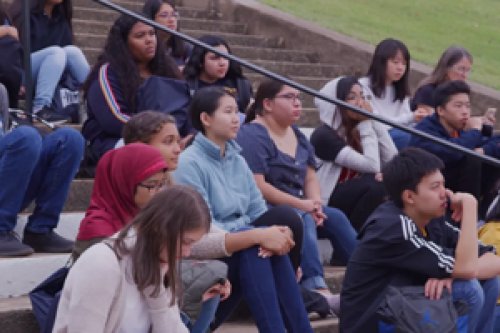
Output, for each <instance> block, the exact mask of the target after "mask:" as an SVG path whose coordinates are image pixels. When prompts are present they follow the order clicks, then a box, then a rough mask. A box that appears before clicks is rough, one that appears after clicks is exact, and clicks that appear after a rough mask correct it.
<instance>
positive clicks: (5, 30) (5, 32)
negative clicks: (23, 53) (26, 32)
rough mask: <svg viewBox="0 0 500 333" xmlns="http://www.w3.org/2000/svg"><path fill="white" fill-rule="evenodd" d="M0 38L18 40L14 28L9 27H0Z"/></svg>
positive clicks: (17, 34)
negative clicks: (7, 37)
mask: <svg viewBox="0 0 500 333" xmlns="http://www.w3.org/2000/svg"><path fill="white" fill-rule="evenodd" d="M0 36H11V37H13V38H15V39H17V40H19V33H18V32H17V29H16V28H15V27H12V26H9V25H3V26H0Z"/></svg>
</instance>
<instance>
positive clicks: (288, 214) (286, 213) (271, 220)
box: [252, 206, 304, 271]
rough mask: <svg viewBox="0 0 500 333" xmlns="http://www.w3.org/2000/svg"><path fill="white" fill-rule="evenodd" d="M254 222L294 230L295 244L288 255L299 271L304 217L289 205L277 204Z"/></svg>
mask: <svg viewBox="0 0 500 333" xmlns="http://www.w3.org/2000/svg"><path fill="white" fill-rule="evenodd" d="M252 224H253V225H254V226H255V227H270V226H273V225H280V226H287V227H289V228H290V229H291V230H292V232H293V240H294V241H295V246H294V247H293V248H292V250H291V251H290V253H289V254H288V255H289V257H290V261H291V262H292V266H293V269H294V271H297V268H298V267H299V265H300V260H301V254H300V253H301V249H302V240H303V238H304V229H303V226H302V219H301V218H300V216H299V214H297V212H296V211H295V210H294V209H293V208H290V207H288V206H275V207H271V208H269V210H268V211H267V212H265V213H264V214H262V215H261V216H259V218H258V219H256V220H255V221H253V223H252Z"/></svg>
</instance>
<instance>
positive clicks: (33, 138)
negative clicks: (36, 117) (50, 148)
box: [5, 126, 42, 160]
mask: <svg viewBox="0 0 500 333" xmlns="http://www.w3.org/2000/svg"><path fill="white" fill-rule="evenodd" d="M8 138H10V139H8ZM5 140H10V141H11V142H10V143H9V146H10V147H11V149H15V150H16V152H17V154H19V155H23V156H29V157H30V158H33V159H34V160H38V157H39V156H40V153H41V150H42V137H41V136H40V134H39V133H38V131H37V130H36V129H34V128H33V127H30V126H20V127H17V128H15V129H14V130H13V131H12V132H11V133H9V134H7V136H6V137H5Z"/></svg>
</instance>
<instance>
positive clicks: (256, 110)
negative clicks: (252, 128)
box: [245, 79, 285, 123]
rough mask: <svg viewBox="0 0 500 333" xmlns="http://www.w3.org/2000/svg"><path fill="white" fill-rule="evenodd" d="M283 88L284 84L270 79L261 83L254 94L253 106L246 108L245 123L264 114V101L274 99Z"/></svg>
mask: <svg viewBox="0 0 500 333" xmlns="http://www.w3.org/2000/svg"><path fill="white" fill-rule="evenodd" d="M284 86H285V84H283V83H281V82H280V81H276V80H272V79H265V80H264V81H262V82H261V83H260V84H259V88H258V89H257V92H256V93H255V100H254V102H253V104H252V105H250V106H249V107H248V110H247V115H246V117H245V123H249V122H251V121H252V120H254V119H255V117H256V116H257V115H259V116H262V115H263V114H264V100H265V99H271V98H274V97H276V95H277V94H278V93H279V92H280V91H281V89H283V87H284Z"/></svg>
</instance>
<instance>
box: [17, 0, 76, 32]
mask: <svg viewBox="0 0 500 333" xmlns="http://www.w3.org/2000/svg"><path fill="white" fill-rule="evenodd" d="M45 2H47V0H31V2H30V12H31V13H32V14H33V13H43V9H44V6H45ZM23 8H24V1H23V0H15V1H14V2H13V3H12V5H11V6H10V8H9V15H10V17H11V18H12V23H13V24H14V26H15V27H16V28H17V30H18V31H19V36H20V37H21V38H23V36H24V14H23ZM53 13H55V14H56V15H60V16H61V17H62V19H64V20H65V21H67V23H68V25H69V28H70V30H71V32H73V24H72V23H71V21H72V20H73V4H72V3H71V0H63V2H62V3H60V4H58V5H55V6H54V10H53Z"/></svg>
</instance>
